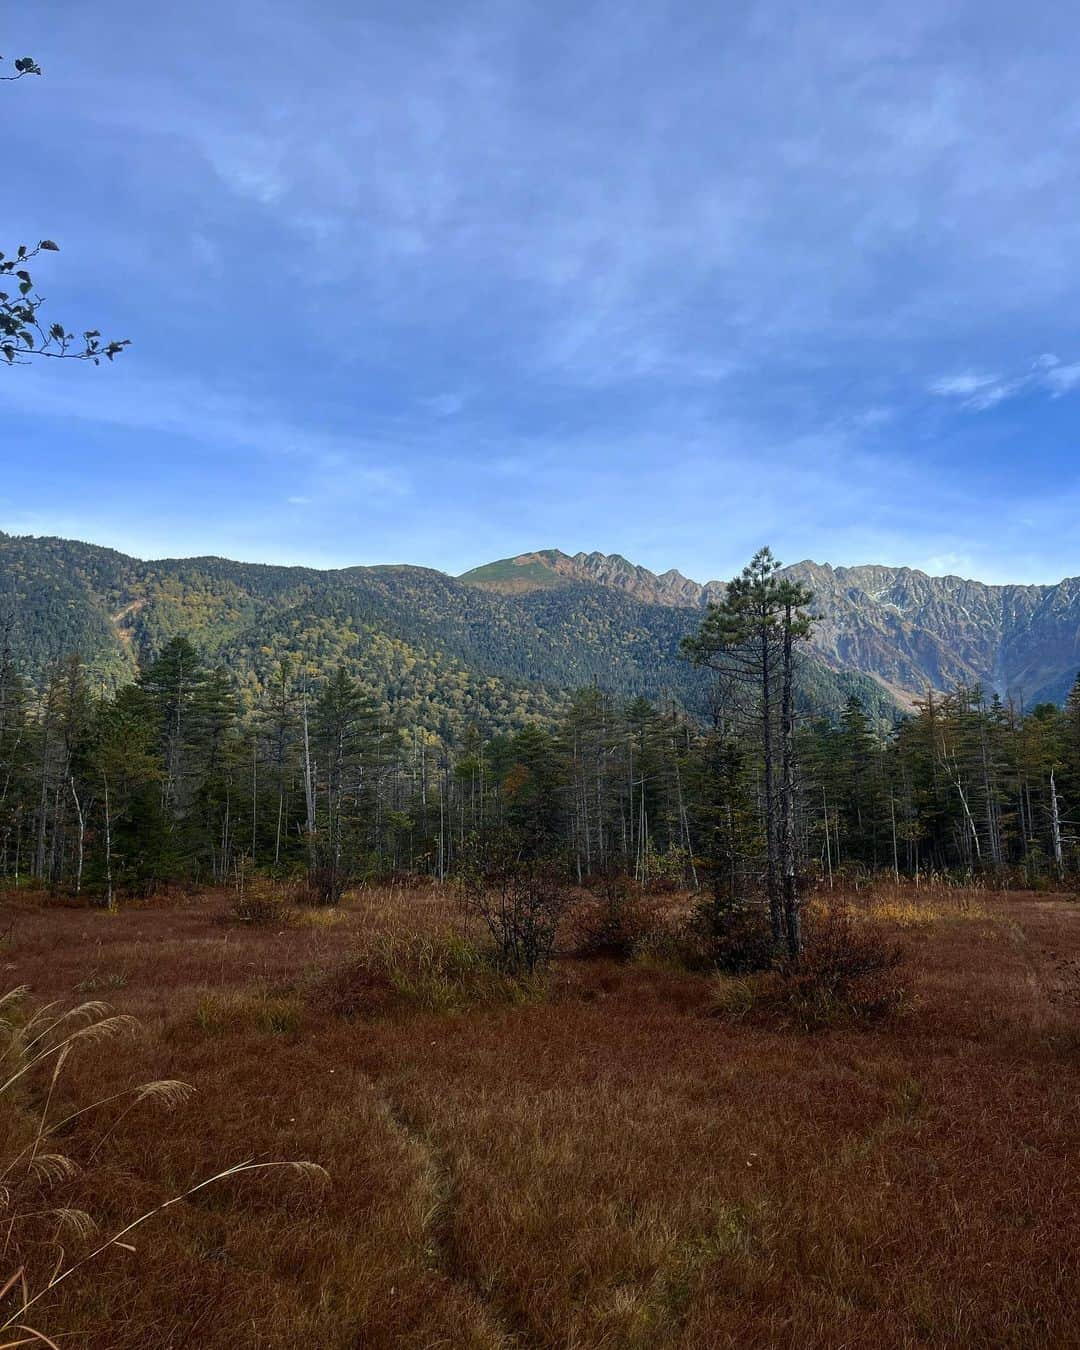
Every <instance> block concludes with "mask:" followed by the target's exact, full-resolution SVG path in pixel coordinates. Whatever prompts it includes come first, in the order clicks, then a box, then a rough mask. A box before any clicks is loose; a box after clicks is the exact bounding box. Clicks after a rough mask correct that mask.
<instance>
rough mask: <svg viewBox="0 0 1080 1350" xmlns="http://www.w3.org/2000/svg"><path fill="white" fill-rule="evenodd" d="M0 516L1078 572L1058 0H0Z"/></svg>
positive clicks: (999, 577)
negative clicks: (50, 248)
mask: <svg viewBox="0 0 1080 1350" xmlns="http://www.w3.org/2000/svg"><path fill="white" fill-rule="evenodd" d="M0 24H2V27H0V39H2V40H0V51H3V53H4V54H5V55H6V56H8V57H9V58H10V57H15V56H19V55H22V54H24V53H30V54H32V55H33V56H35V57H36V58H37V59H38V61H39V62H40V63H41V65H42V67H43V69H44V72H45V74H44V77H43V78H41V79H39V80H23V81H21V82H20V83H18V84H14V85H11V84H9V85H5V87H4V90H3V91H0V98H2V99H3V104H4V127H5V168H4V186H5V192H4V198H5V205H4V215H3V231H2V233H3V235H4V239H3V241H2V242H0V247H3V248H5V249H6V248H8V247H9V246H10V245H12V244H15V243H18V242H20V241H23V240H36V239H38V238H40V237H43V236H44V237H52V238H54V239H56V240H57V241H58V242H59V243H60V245H61V249H62V251H61V253H60V254H58V255H52V256H51V257H50V258H48V259H45V260H44V262H45V265H44V266H42V267H40V268H39V269H38V273H37V275H36V280H37V282H38V285H39V289H40V290H41V291H42V292H43V293H44V294H45V295H46V296H47V297H48V299H49V303H50V308H51V309H52V310H54V311H55V312H56V314H57V315H58V316H59V317H61V318H62V319H64V321H65V322H67V323H68V324H69V325H70V326H72V327H79V328H82V327H85V326H90V325H93V326H95V327H99V328H101V329H102V330H103V331H104V332H105V334H106V336H116V337H129V338H131V339H132V343H133V345H132V347H131V348H130V350H129V351H128V352H127V353H126V354H125V355H124V356H123V357H122V359H121V360H119V361H118V363H117V365H116V367H115V368H106V369H101V370H95V369H93V368H92V367H85V366H81V365H75V364H73V363H58V362H43V363H39V364H38V365H36V366H30V367H21V368H16V369H13V370H0V410H2V418H3V423H2V425H3V433H4V447H3V450H2V452H0V453H2V454H3V457H4V461H5V462H4V468H3V475H2V478H0V528H2V529H5V530H8V531H11V532H17V533H56V534H63V535H68V536H73V537H78V538H84V539H89V540H92V541H94V542H99V543H104V544H110V545H113V546H114V547H118V548H122V549H125V550H128V551H130V552H134V553H136V554H139V555H141V556H145V557H154V556H163V555H177V554H191V553H208V552H212V553H219V554H224V555H227V556H232V557H239V558H244V559H251V560H266V561H283V562H305V563H311V564H315V565H325V566H341V565H348V564H353V563H370V562H395V561H410V562H416V563H422V564H426V565H429V566H433V567H439V568H442V569H445V570H448V571H452V572H459V571H462V570H464V569H465V568H467V567H470V566H473V565H476V564H478V563H481V562H484V561H488V560H490V559H492V558H496V557H502V556H506V555H508V554H512V553H517V552H520V551H522V550H525V549H531V548H540V547H561V548H563V549H566V550H567V551H576V550H577V549H593V548H596V549H601V550H603V551H608V552H620V553H623V554H625V555H627V556H628V557H631V558H633V559H634V560H635V561H638V562H642V563H645V564H646V565H648V566H651V567H654V568H657V569H661V570H662V569H665V568H667V567H671V566H675V567H678V568H680V569H681V570H682V571H683V572H685V573H687V574H688V575H691V576H694V577H697V578H699V579H707V578H711V577H724V576H727V575H729V574H730V573H731V572H732V571H733V570H735V569H736V568H737V567H739V566H741V564H742V563H743V562H744V561H745V559H746V557H747V556H748V554H749V553H750V552H752V551H753V549H754V548H755V547H757V546H758V545H759V544H760V543H762V542H768V543H770V544H771V545H772V547H773V549H774V551H775V552H777V554H778V555H779V556H781V557H782V558H783V559H784V560H785V561H789V562H794V561H796V560H798V559H801V558H804V557H812V558H814V559H816V560H818V561H828V562H833V563H860V562H885V563H894V564H909V565H912V566H918V567H923V568H925V569H927V570H930V571H934V572H942V571H955V572H960V573H962V574H965V575H970V576H976V577H980V578H983V579H986V580H990V581H1005V580H1011V581H1053V580H1057V579H1059V578H1060V577H1061V576H1063V575H1074V574H1077V573H1080V540H1078V538H1077V530H1076V526H1075V522H1076V520H1077V518H1078V511H1080V455H1078V453H1077V449H1078V444H1077V443H1078V440H1080V435H1078V429H1080V322H1078V317H1077V316H1078V315H1080V266H1078V263H1077V260H1078V259H1080V209H1078V208H1080V85H1078V84H1077V81H1076V70H1077V68H1078V67H1080V32H1078V26H1077V24H1076V22H1075V13H1073V12H1072V7H1071V6H1069V5H1065V4H1061V3H1059V0H1054V2H1053V3H1048V2H1047V0H1034V2H1033V3H1029V4H1027V5H1024V6H1018V5H1015V4H1013V3H1002V2H1001V0H980V3H968V2H967V0H951V2H950V3H948V4H941V3H940V0H935V2H934V3H929V2H928V0H912V3H906V4H903V5H901V4H899V3H896V0H890V3H887V4H875V3H867V0H853V2H852V3H837V0H822V3H820V4H814V5H808V4H805V3H797V4H781V3H771V2H770V0H766V2H763V3H739V2H738V0H731V2H730V3H724V4H718V5H707V4H701V3H700V0H668V2H667V3H660V0H633V3H615V2H614V0H607V2H605V0H574V2H573V3H569V2H566V3H564V0H536V2H535V3H526V2H525V0H480V2H475V0H461V2H460V3H456V4H453V5H447V4H445V3H438V2H437V0H431V2H430V3H429V2H428V0H423V2H420V0H396V2H395V3H394V4H389V3H364V2H363V0H354V2H353V3H346V0H308V2H307V3H305V4H304V5H296V4H290V5H284V4H278V3H276V0H259V3H255V2H254V0H218V2H217V3H216V4H214V5H210V4H206V3H202V0H190V2H189V3H187V4H185V5H146V4H145V3H138V4H136V3H134V0H105V3H103V4H101V5H94V6H86V5H73V4H71V3H70V0H41V2H40V3H35V4H34V5H23V6H8V7H6V9H5V12H4V16H3V18H2V20H0Z"/></svg>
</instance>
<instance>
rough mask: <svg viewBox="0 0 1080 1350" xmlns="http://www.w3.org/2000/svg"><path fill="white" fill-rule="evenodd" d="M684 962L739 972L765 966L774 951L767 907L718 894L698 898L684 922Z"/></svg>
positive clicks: (771, 959)
mask: <svg viewBox="0 0 1080 1350" xmlns="http://www.w3.org/2000/svg"><path fill="white" fill-rule="evenodd" d="M686 947H687V956H688V964H689V965H691V966H692V967H693V966H696V967H697V968H698V969H708V970H719V971H724V972H725V973H727V974H730V975H742V974H747V973H749V972H751V971H756V970H767V969H768V968H769V967H770V966H771V965H772V964H773V960H774V957H775V953H776V948H775V944H774V942H773V936H772V925H771V922H770V919H769V912H768V909H767V908H766V906H765V905H764V904H761V903H756V902H753V901H736V902H732V901H730V900H728V899H726V898H724V897H720V896H715V895H712V896H708V897H707V898H706V899H704V900H702V901H701V902H700V903H699V904H698V905H697V906H696V907H695V908H694V912H693V913H692V914H691V916H690V920H689V923H688V924H687V932H686Z"/></svg>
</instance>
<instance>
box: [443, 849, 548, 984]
mask: <svg viewBox="0 0 1080 1350" xmlns="http://www.w3.org/2000/svg"><path fill="white" fill-rule="evenodd" d="M463 895H464V903H465V910H466V914H467V915H470V916H475V917H478V918H479V919H480V920H481V922H482V923H483V925H484V927H485V928H486V929H487V932H488V935H489V936H490V938H491V940H492V943H493V944H494V949H495V961H496V964H497V965H498V967H499V968H500V970H503V971H505V972H506V973H508V974H511V975H531V974H532V973H533V972H534V971H535V970H537V969H538V968H539V967H541V966H545V965H547V964H548V962H549V961H550V960H551V957H552V955H553V954H554V951H555V940H556V938H557V936H558V933H559V928H560V925H561V924H562V922H563V920H564V918H565V917H566V915H567V912H568V911H569V909H570V900H571V895H570V888H569V886H568V885H567V883H566V881H565V879H564V878H563V876H562V874H561V873H560V872H559V871H558V870H557V869H556V868H555V867H554V866H553V865H551V864H549V863H544V862H513V863H509V864H503V865H501V866H494V867H489V868H486V869H481V870H477V871H474V872H473V873H472V874H470V875H469V876H468V877H467V878H466V880H465V885H464V890H463Z"/></svg>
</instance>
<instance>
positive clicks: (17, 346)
mask: <svg viewBox="0 0 1080 1350" xmlns="http://www.w3.org/2000/svg"><path fill="white" fill-rule="evenodd" d="M2 59H3V58H2V57H0V60H2ZM40 74H41V67H40V66H39V65H38V64H37V62H36V61H35V60H34V58H33V57H32V56H22V57H20V58H19V59H18V60H17V61H16V62H15V74H14V75H0V80H4V81H12V80H21V79H22V78H23V77H24V76H26V75H40ZM59 251H60V249H59V247H58V245H56V244H54V243H53V241H52V240H51V239H42V240H39V242H38V243H37V245H36V246H35V247H34V248H28V247H27V246H26V245H25V244H20V245H19V247H18V248H17V249H16V251H15V256H14V257H13V258H9V257H7V256H6V255H5V254H3V253H0V286H2V285H5V284H6V283H7V282H8V280H9V279H10V280H12V281H14V282H15V283H16V288H17V289H16V290H15V292H14V293H13V292H11V291H8V290H0V356H2V357H3V358H4V360H5V361H7V363H8V365H9V366H11V365H15V364H16V363H17V362H18V363H19V364H25V363H26V362H25V358H26V357H28V356H50V357H54V358H58V359H67V360H72V361H93V363H94V365H95V366H99V365H100V364H101V358H102V357H103V356H104V357H105V358H106V360H108V361H111V360H112V359H113V357H114V356H117V355H119V353H120V352H122V351H123V350H124V348H125V347H126V346H128V345H129V343H128V339H127V338H124V339H123V340H122V341H119V342H116V341H114V342H104V341H102V337H101V334H100V332H98V330H97V329H96V328H88V329H86V330H85V331H84V332H83V334H82V335H81V337H77V336H76V335H75V334H74V333H71V332H69V331H68V330H67V328H65V326H64V325H63V324H62V323H55V322H53V323H48V322H47V321H44V320H43V319H42V317H41V314H40V310H41V307H42V305H43V304H44V303H45V297H44V296H42V295H39V294H38V293H37V291H35V289H34V280H33V278H32V277H31V275H30V273H29V272H28V271H27V269H26V263H28V262H29V261H30V259H31V258H36V257H37V256H38V254H40V253H59Z"/></svg>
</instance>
